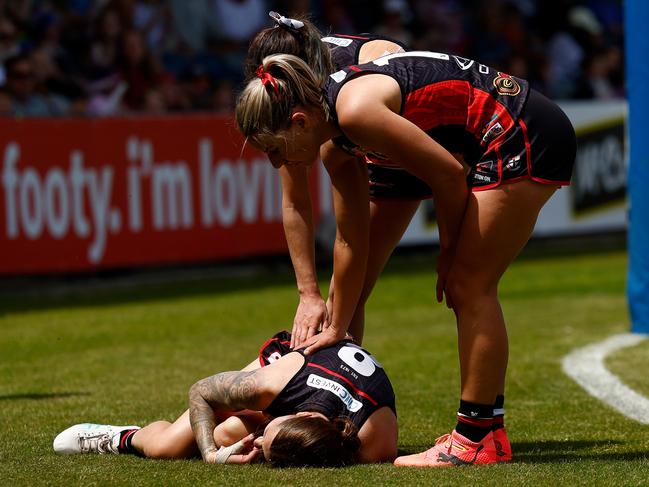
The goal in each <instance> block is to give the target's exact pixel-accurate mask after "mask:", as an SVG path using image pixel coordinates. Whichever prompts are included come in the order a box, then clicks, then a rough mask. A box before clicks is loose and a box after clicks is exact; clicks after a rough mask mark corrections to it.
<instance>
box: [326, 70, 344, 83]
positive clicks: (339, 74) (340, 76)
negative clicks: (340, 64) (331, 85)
mask: <svg viewBox="0 0 649 487" xmlns="http://www.w3.org/2000/svg"><path fill="white" fill-rule="evenodd" d="M329 76H330V77H331V79H333V80H334V81H335V82H336V83H340V82H341V81H342V80H344V79H345V78H346V77H347V73H346V72H345V71H344V70H342V69H341V70H340V71H336V72H335V73H334V74H330V75H329Z"/></svg>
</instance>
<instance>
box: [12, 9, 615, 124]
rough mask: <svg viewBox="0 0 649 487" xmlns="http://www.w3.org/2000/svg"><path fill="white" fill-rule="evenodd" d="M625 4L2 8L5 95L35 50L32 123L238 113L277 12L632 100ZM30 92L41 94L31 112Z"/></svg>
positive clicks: (15, 89) (561, 92) (555, 89)
mask: <svg viewBox="0 0 649 487" xmlns="http://www.w3.org/2000/svg"><path fill="white" fill-rule="evenodd" d="M621 5H622V2H621V0H554V1H553V2H541V1H540V0H482V1H480V2H477V1H476V0H381V1H380V2H377V1H376V0H357V1H354V2H344V1H342V0H66V1H60V0H57V1H53V0H30V1H26V0H4V1H3V0H0V88H2V87H3V86H4V85H5V77H6V74H5V72H4V64H5V61H6V60H8V59H10V58H14V57H16V56H18V55H19V54H21V53H23V52H25V53H28V56H27V57H28V58H30V60H29V61H28V63H30V64H31V66H30V70H31V74H33V75H34V76H33V79H32V80H31V81H30V80H27V79H23V80H19V79H16V78H15V77H14V79H13V80H12V87H9V86H5V87H4V91H5V94H4V98H5V101H6V100H10V101H11V106H12V107H13V106H16V107H19V108H20V110H19V111H20V113H21V114H26V113H32V112H33V111H35V112H36V113H39V114H43V113H55V114H61V113H66V111H67V110H68V109H66V108H65V107H66V106H68V107H69V110H70V111H71V112H73V113H83V112H84V111H86V107H87V112H88V114H89V115H91V116H105V115H119V114H120V113H123V112H124V111H140V110H146V111H149V112H151V111H154V112H156V113H161V112H162V111H168V112H169V111H173V112H176V111H188V110H215V111H219V112H220V111H223V110H227V109H229V107H231V98H232V94H231V93H230V94H229V95H228V94H227V93H226V89H227V87H228V86H229V87H233V89H234V90H236V88H237V85H238V83H239V82H240V81H241V77H242V70H241V62H242V59H243V56H244V55H245V52H246V50H247V44H248V41H249V36H250V33H252V32H255V31H257V30H258V29H259V28H260V26H261V25H265V22H266V14H267V11H268V10H270V9H273V10H278V11H281V12H288V13H291V14H298V13H305V12H307V13H309V15H310V16H311V17H312V19H313V20H314V21H315V22H316V23H317V24H318V25H320V26H321V27H322V30H323V31H325V32H332V31H333V32H339V33H353V32H362V31H365V32H380V33H383V34H385V35H390V36H393V37H395V38H397V39H398V40H401V41H403V42H406V43H408V44H409V45H410V47H411V49H420V50H435V51H441V52H449V53H453V54H457V55H460V56H465V57H470V58H473V59H480V60H483V61H486V62H488V63H490V64H492V65H494V67H497V68H502V69H503V70H504V71H505V72H509V73H510V74H520V75H521V76H522V77H523V78H526V79H528V80H529V81H530V83H531V84H532V85H533V86H534V87H535V88H537V89H538V90H540V91H542V92H544V93H546V94H548V95H550V96H552V97H554V98H571V97H578V98H609V97H623V96H624V75H623V59H622V49H623V30H622V18H623V17H622V6H621ZM380 7H383V8H380ZM138 33H139V34H138ZM126 46H128V48H127V47H126ZM131 49H132V52H130V50H131ZM138 59H139V60H138ZM21 69H22V68H21ZM25 72H26V71H25ZM21 73H22V71H21V70H19V73H18V78H20V76H21ZM197 73H200V75H197ZM524 73H525V74H524ZM117 76H120V77H121V78H122V80H123V83H122V84H120V82H119V80H117ZM116 80H117V81H116ZM6 82H7V83H8V82H9V81H6ZM18 85H20V86H18ZM30 86H31V87H32V88H30ZM125 86H126V87H127V88H128V91H127V92H126V93H123V88H124V87H125ZM118 87H119V89H118ZM25 91H27V92H30V93H32V94H31V95H29V97H28V99H29V100H31V101H30V102H29V103H28V105H25V100H24V99H23V95H21V93H23V94H24V93H25ZM150 91H151V93H149V92H150ZM123 96H125V98H124V100H122V97H123ZM20 100H22V101H20ZM39 106H40V107H41V108H38V107H39ZM45 106H47V107H49V108H46V109H45V108H43V107H45ZM30 107H31V108H30ZM27 108H28V109H27ZM10 111H11V112H12V113H13V108H12V110H10Z"/></svg>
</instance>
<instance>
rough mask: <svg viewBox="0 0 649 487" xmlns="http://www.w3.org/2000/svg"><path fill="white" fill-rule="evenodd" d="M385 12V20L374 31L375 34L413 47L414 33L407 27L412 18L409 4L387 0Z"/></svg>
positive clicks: (400, 0) (398, 0) (404, 1)
mask: <svg viewBox="0 0 649 487" xmlns="http://www.w3.org/2000/svg"><path fill="white" fill-rule="evenodd" d="M383 12H384V14H383V20H382V21H381V23H380V24H379V25H378V27H377V28H376V29H374V33H375V34H379V35H383V36H386V37H389V38H391V39H394V40H396V41H399V42H401V43H402V44H404V45H406V46H410V45H412V41H413V37H412V31H411V30H410V29H409V28H408V26H407V24H408V22H409V21H410V19H411V17H412V12H411V11H410V7H409V6H408V2H406V0H385V2H384V3H383Z"/></svg>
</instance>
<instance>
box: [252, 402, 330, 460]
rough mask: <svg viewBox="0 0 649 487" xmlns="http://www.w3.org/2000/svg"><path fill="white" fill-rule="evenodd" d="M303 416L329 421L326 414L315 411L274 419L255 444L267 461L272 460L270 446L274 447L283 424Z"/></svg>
mask: <svg viewBox="0 0 649 487" xmlns="http://www.w3.org/2000/svg"><path fill="white" fill-rule="evenodd" d="M301 416H307V417H320V418H324V419H327V417H326V416H325V415H324V414H321V413H317V412H315V411H305V412H300V413H297V414H288V415H286V416H278V417H277V418H275V419H273V420H272V421H271V422H270V423H268V424H267V425H266V428H265V429H264V434H263V436H260V437H258V438H256V439H255V442H254V445H255V447H257V448H261V450H262V451H263V452H264V458H266V460H268V459H269V458H270V446H271V445H272V443H273V440H274V439H275V436H277V433H279V432H280V431H281V429H282V423H283V422H284V421H286V420H287V419H292V418H297V417H301Z"/></svg>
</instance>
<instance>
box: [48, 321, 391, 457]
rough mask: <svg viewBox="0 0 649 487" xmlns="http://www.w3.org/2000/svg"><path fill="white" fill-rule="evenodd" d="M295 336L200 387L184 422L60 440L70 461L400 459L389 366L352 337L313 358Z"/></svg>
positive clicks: (91, 429)
mask: <svg viewBox="0 0 649 487" xmlns="http://www.w3.org/2000/svg"><path fill="white" fill-rule="evenodd" d="M290 339H291V338H290V334H289V333H288V332H280V333H278V334H276V335H275V336H274V337H273V338H271V339H270V340H268V341H267V342H266V343H265V344H264V345H263V346H262V347H261V350H260V352H259V358H258V359H257V360H255V361H253V362H252V363H251V364H249V365H248V366H247V367H245V368H244V369H243V370H241V371H238V372H222V373H220V374H216V375H213V376H211V377H208V378H206V379H203V380H200V381H198V382H197V383H196V384H194V385H193V386H192V387H191V389H190V392H189V409H188V410H187V411H185V412H184V413H183V414H182V415H181V416H180V417H179V418H178V419H177V420H176V421H175V422H173V423H169V422H167V421H157V422H154V423H151V424H149V425H147V426H145V427H143V428H139V427H137V426H111V425H103V424H93V423H84V424H78V425H75V426H72V427H70V428H68V429H66V430H65V431H63V432H62V433H60V434H59V435H58V436H57V437H56V438H55V439H54V450H55V451H56V452H57V453H62V454H75V453H118V454H123V453H132V454H136V455H140V456H144V457H148V458H165V459H177V458H192V457H196V456H198V455H199V454H200V455H201V456H202V458H203V460H204V461H205V462H207V463H228V464H244V463H251V462H256V461H263V460H264V459H265V460H266V461H268V462H269V463H271V464H272V465H275V466H323V467H325V466H326V467H329V466H344V465H349V464H353V463H374V462H387V461H392V460H394V458H395V456H396V453H397V419H396V410H395V398H394V391H393V389H392V385H391V384H390V381H389V379H388V377H387V375H386V373H385V371H384V370H383V368H382V367H381V365H380V364H379V363H378V362H377V361H376V360H375V358H374V357H373V356H372V355H370V354H369V353H368V352H367V351H366V350H364V349H362V348H361V347H359V346H358V345H356V344H354V343H353V342H352V341H351V340H349V339H348V340H343V341H341V342H340V343H338V344H336V345H334V346H332V347H329V348H326V349H323V350H319V351H317V352H316V353H314V354H311V355H308V356H305V355H303V353H302V352H301V351H300V350H297V351H294V350H291V349H290V348H289V344H290Z"/></svg>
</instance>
